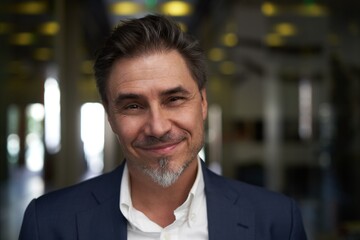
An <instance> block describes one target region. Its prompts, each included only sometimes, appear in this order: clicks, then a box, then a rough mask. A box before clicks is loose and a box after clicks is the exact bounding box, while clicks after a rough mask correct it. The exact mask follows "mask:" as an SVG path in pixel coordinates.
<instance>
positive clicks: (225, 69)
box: [220, 61, 236, 75]
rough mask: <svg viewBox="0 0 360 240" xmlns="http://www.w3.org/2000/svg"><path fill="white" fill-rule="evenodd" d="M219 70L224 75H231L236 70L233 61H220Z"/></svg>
mask: <svg viewBox="0 0 360 240" xmlns="http://www.w3.org/2000/svg"><path fill="white" fill-rule="evenodd" d="M220 71H221V72H222V73H223V74H225V75H232V74H234V73H235V72H236V65H235V63H234V62H231V61H225V62H223V63H221V65H220Z"/></svg>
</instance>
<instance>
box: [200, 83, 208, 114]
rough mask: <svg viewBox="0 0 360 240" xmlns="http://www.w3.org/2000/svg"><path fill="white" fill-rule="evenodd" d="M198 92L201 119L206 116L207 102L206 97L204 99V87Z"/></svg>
mask: <svg viewBox="0 0 360 240" xmlns="http://www.w3.org/2000/svg"><path fill="white" fill-rule="evenodd" d="M200 94H201V110H202V116H203V120H205V119H206V118H207V111H208V103H207V99H206V89H205V88H203V89H201V90H200Z"/></svg>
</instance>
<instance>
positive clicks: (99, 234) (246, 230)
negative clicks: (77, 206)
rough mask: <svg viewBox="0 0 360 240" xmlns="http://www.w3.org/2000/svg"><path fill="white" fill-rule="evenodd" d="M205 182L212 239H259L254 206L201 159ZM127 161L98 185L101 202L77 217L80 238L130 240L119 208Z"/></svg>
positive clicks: (209, 229)
mask: <svg viewBox="0 0 360 240" xmlns="http://www.w3.org/2000/svg"><path fill="white" fill-rule="evenodd" d="M201 162H202V164H201V167H202V170H203V176H204V182H205V194H206V203H207V215H208V231H209V239H210V240H217V239H219V240H220V239H233V238H234V237H235V236H241V239H243V240H253V239H255V224H254V222H255V215H254V210H253V205H252V204H251V202H250V201H248V200H247V199H246V196H242V195H241V194H240V193H238V191H235V189H233V188H232V187H231V186H229V183H228V181H226V180H224V178H222V177H219V176H218V175H216V174H214V173H213V172H211V171H210V170H209V169H208V168H207V167H206V166H205V163H203V161H201ZM123 170H124V163H123V164H121V165H120V167H118V168H117V169H116V170H114V171H113V172H111V173H109V174H108V176H107V177H105V178H103V179H102V180H101V182H98V183H97V184H98V186H95V187H94V190H93V196H94V198H95V199H96V201H97V203H98V205H96V206H95V207H94V208H91V209H89V210H87V211H84V212H81V213H79V214H78V216H77V221H78V234H79V240H91V239H106V240H115V239H117V240H126V239H127V221H126V219H125V217H124V216H123V215H122V214H121V212H120V209H119V196H120V183H121V177H122V173H123Z"/></svg>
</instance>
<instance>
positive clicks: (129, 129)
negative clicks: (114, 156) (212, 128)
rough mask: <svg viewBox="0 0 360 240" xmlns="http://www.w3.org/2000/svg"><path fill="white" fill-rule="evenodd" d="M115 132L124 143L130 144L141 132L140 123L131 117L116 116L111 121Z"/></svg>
mask: <svg viewBox="0 0 360 240" xmlns="http://www.w3.org/2000/svg"><path fill="white" fill-rule="evenodd" d="M111 126H112V130H113V132H114V133H115V134H116V135H117V138H118V140H119V142H120V144H122V145H128V144H129V143H130V142H132V141H133V140H134V139H135V138H136V137H137V134H138V132H139V129H140V127H139V123H138V121H136V120H134V119H129V118H126V117H124V118H116V119H115V120H114V121H112V123H111Z"/></svg>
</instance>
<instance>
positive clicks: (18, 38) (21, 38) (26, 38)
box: [10, 32, 35, 46]
mask: <svg viewBox="0 0 360 240" xmlns="http://www.w3.org/2000/svg"><path fill="white" fill-rule="evenodd" d="M34 40H35V36H34V34H32V33H28V32H23V33H17V34H14V35H12V36H11V38H10V43H11V44H13V45H20V46H27V45H31V44H33V43H34Z"/></svg>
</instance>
